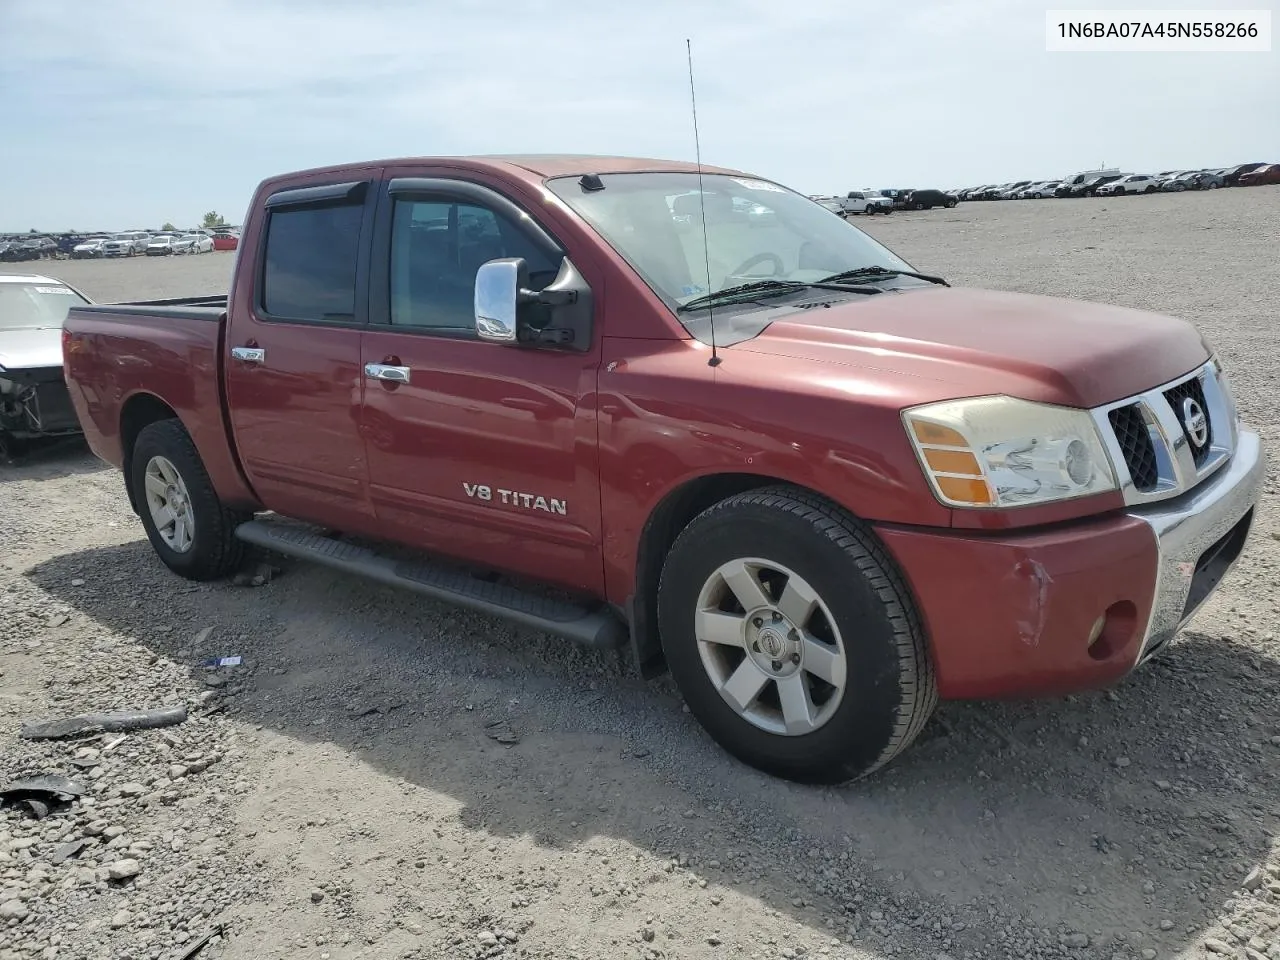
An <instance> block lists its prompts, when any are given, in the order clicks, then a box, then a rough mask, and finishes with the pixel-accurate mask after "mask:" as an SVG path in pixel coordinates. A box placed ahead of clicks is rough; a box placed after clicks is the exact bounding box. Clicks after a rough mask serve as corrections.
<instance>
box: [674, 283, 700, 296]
mask: <svg viewBox="0 0 1280 960" xmlns="http://www.w3.org/2000/svg"><path fill="white" fill-rule="evenodd" d="M706 289H707V288H706V287H700V286H698V285H697V284H696V283H690V284H688V285H686V286H683V287H681V288H680V295H681V296H682V297H691V296H693V295H694V294H695V293H703V292H705V291H706Z"/></svg>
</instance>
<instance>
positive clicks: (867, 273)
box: [820, 267, 951, 287]
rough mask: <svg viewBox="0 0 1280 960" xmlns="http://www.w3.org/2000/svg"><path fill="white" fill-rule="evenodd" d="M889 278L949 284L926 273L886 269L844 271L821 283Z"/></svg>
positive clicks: (858, 268) (860, 268)
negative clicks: (912, 278) (906, 278)
mask: <svg viewBox="0 0 1280 960" xmlns="http://www.w3.org/2000/svg"><path fill="white" fill-rule="evenodd" d="M890 277H915V278H916V279H917V280H928V281H929V282H930V283H938V284H941V285H942V286H944V287H949V286H951V284H949V283H947V281H945V280H943V279H942V277H935V276H933V275H931V274H928V273H916V272H915V271H914V270H891V269H889V268H888V267H856V268H855V269H853V270H845V271H842V272H841V273H833V274H832V275H831V276H829V277H823V278H822V280H821V281H820V282H821V283H836V282H837V281H840V280H870V281H872V282H875V281H876V280H888V279H889V278H890Z"/></svg>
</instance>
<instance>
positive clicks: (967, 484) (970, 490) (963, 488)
mask: <svg viewBox="0 0 1280 960" xmlns="http://www.w3.org/2000/svg"><path fill="white" fill-rule="evenodd" d="M934 482H935V483H937V484H938V490H940V491H941V492H942V495H943V496H944V497H946V498H947V499H948V500H950V501H952V502H953V503H967V504H972V505H974V506H989V505H990V504H992V503H994V502H995V501H994V500H993V499H992V497H991V489H990V488H989V487H988V486H987V482H986V481H985V480H980V479H977V478H974V479H969V478H968V477H934Z"/></svg>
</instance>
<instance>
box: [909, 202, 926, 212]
mask: <svg viewBox="0 0 1280 960" xmlns="http://www.w3.org/2000/svg"><path fill="white" fill-rule="evenodd" d="M911 206H912V207H913V208H914V209H916V210H923V209H924V204H923V203H921V202H920V201H919V200H917V201H916V202H915V203H913V204H912V205H911Z"/></svg>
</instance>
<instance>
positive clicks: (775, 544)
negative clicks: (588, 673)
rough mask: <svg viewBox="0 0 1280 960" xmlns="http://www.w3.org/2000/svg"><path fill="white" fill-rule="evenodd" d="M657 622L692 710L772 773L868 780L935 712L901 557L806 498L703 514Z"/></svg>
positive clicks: (763, 500)
mask: <svg viewBox="0 0 1280 960" xmlns="http://www.w3.org/2000/svg"><path fill="white" fill-rule="evenodd" d="M658 615H659V626H660V629H661V634H662V645H663V650H664V652H665V654H666V659H667V663H668V665H669V667H670V669H671V673H672V676H673V678H674V679H675V681H676V683H677V684H678V685H679V687H680V690H681V692H682V693H683V694H684V697H685V700H686V702H687V703H688V705H689V709H690V711H691V712H692V713H693V715H694V716H695V717H696V718H697V719H698V720H699V722H700V723H701V724H702V725H703V727H704V728H705V729H706V730H707V731H708V733H709V734H710V735H711V736H712V738H713V739H715V740H716V742H717V743H719V744H720V745H721V746H722V747H724V748H725V749H726V750H728V751H729V752H730V753H732V754H733V755H735V756H736V757H738V758H739V759H740V760H742V761H744V762H745V763H748V764H750V765H752V766H754V767H757V768H759V769H761V770H764V771H765V772H767V773H771V774H774V775H776V776H780V777H785V778H787V779H791V780H798V781H803V782H817V783H839V782H843V781H845V780H850V779H853V778H856V777H860V776H865V775H866V774H869V773H871V772H872V771H874V770H876V769H878V768H879V767H881V766H883V765H884V764H886V763H888V762H889V761H890V760H892V759H893V758H894V757H895V756H897V755H898V753H900V752H901V751H902V750H903V749H904V748H905V747H906V746H907V745H908V744H910V743H911V741H912V740H914V739H915V737H916V736H917V735H918V734H919V733H920V731H921V729H922V728H923V727H924V724H925V721H926V720H928V718H929V716H930V714H931V713H932V711H933V708H934V706H935V704H936V702H937V688H936V684H935V681H934V674H933V668H932V664H931V662H930V660H929V656H928V652H927V650H926V648H925V639H924V633H923V629H922V628H921V626H920V621H919V618H918V617H917V615H916V613H915V609H914V606H913V604H912V601H911V598H910V596H909V594H908V591H907V589H906V586H905V584H904V583H903V580H902V578H901V575H900V574H899V573H898V572H897V570H896V568H895V567H894V564H893V561H892V560H891V558H890V557H889V556H888V555H887V554H886V553H885V551H884V549H883V547H881V546H880V544H879V543H878V541H876V539H875V538H874V536H873V535H872V534H871V533H870V532H869V531H868V530H867V529H866V528H865V527H864V526H863V525H862V524H861V523H860V522H859V521H858V520H856V519H855V518H853V517H852V516H850V515H849V514H847V513H845V512H844V511H842V510H840V509H839V508H838V507H836V506H834V505H832V504H830V503H828V502H827V501H825V500H822V499H820V498H818V497H815V496H812V495H810V494H807V493H804V492H800V491H795V490H792V489H790V488H785V487H771V488H766V489H762V490H755V491H750V492H748V493H744V494H740V495H739V496H736V497H731V498H730V499H728V500H725V501H723V502H721V503H719V504H717V505H715V506H713V507H711V508H709V509H708V510H706V511H705V512H703V513H702V514H700V515H699V516H698V517H696V518H695V519H694V520H693V521H692V522H691V523H690V524H689V526H688V527H686V528H685V530H684V531H683V532H682V533H681V534H680V536H679V538H677V540H676V543H675V545H674V546H673V547H672V549H671V552H670V554H669V555H668V557H667V561H666V564H665V566H664V567H663V572H662V579H661V583H660V586H659V594H658Z"/></svg>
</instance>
